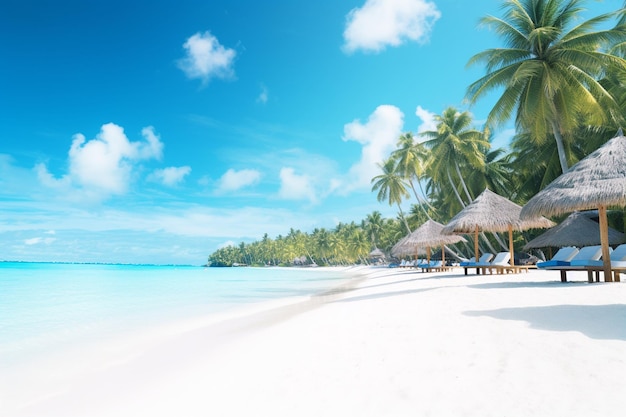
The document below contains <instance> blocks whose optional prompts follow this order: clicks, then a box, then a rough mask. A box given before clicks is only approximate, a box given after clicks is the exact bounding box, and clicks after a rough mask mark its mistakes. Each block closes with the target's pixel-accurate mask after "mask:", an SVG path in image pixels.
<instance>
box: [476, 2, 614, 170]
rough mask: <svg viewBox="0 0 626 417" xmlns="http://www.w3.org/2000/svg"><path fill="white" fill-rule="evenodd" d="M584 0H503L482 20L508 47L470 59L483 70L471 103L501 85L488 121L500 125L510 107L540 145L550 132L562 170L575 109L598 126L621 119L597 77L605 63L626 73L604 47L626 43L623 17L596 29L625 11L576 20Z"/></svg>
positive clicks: (565, 159)
mask: <svg viewBox="0 0 626 417" xmlns="http://www.w3.org/2000/svg"><path fill="white" fill-rule="evenodd" d="M583 3H584V1H583V0H506V1H505V2H504V4H503V10H504V17H503V18H497V17H493V16H487V17H484V18H483V19H482V20H481V23H482V24H484V25H488V26H489V27H492V28H494V29H495V32H496V33H497V34H498V35H500V36H501V38H502V39H503V41H504V42H505V44H506V48H494V49H488V50H486V51H483V52H481V53H478V54H476V55H474V56H473V57H472V58H471V59H470V61H469V63H468V65H473V64H476V63H484V64H485V66H486V71H487V74H486V75H485V76H484V77H482V78H480V79H479V80H477V81H475V82H474V83H472V84H471V85H470V86H469V87H468V90H467V98H468V99H469V101H470V102H471V103H474V102H476V101H477V100H478V99H479V98H480V97H483V96H484V95H485V94H486V93H487V92H490V91H493V90H500V89H502V95H501V96H500V98H499V99H498V100H497V102H496V105H495V106H494V108H493V110H492V111H491V112H490V113H489V115H488V119H487V123H488V125H495V124H496V123H501V122H505V121H506V120H508V119H509V118H510V117H511V116H512V114H513V112H515V113H516V124H517V127H518V129H519V130H521V131H525V132H529V133H531V137H532V139H533V140H535V141H536V142H537V143H538V144H540V143H542V142H543V141H545V140H546V139H547V138H549V137H550V136H551V135H553V136H554V139H555V140H556V144H557V150H558V156H559V162H560V165H561V169H562V171H563V172H565V171H566V170H567V168H568V161H567V157H566V149H565V146H564V137H565V138H567V135H569V134H570V133H571V132H572V130H573V129H574V128H575V126H576V120H577V117H578V116H579V115H580V114H586V115H593V116H594V117H595V119H596V120H593V122H595V123H597V124H601V123H603V122H605V121H606V120H607V119H608V118H618V117H619V111H618V106H617V104H616V103H615V101H614V100H613V97H612V96H611V94H610V93H609V92H608V91H607V90H606V89H605V88H603V86H602V85H601V83H599V82H598V80H600V79H601V78H602V77H603V76H604V75H605V71H606V70H607V69H608V68H611V70H612V71H626V60H624V59H623V58H621V57H619V56H616V55H612V54H611V53H608V52H606V51H609V50H611V49H612V48H613V49H614V48H615V46H616V45H622V44H624V43H626V26H625V25H624V20H623V19H622V20H620V21H619V23H618V24H617V25H616V26H614V27H611V28H608V29H602V30H595V28H596V27H597V26H598V25H601V24H605V23H606V22H607V21H608V20H610V19H613V18H616V17H617V18H619V17H620V16H623V13H624V10H623V9H621V10H617V11H615V12H613V13H607V14H603V15H600V16H598V17H595V18H592V19H589V20H586V21H580V19H579V16H580V13H581V12H582V11H583V8H582V4H583Z"/></svg>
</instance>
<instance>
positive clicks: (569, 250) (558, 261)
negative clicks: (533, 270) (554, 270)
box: [537, 246, 578, 269]
mask: <svg viewBox="0 0 626 417" xmlns="http://www.w3.org/2000/svg"><path fill="white" fill-rule="evenodd" d="M577 253H578V248H575V247H574V246H567V247H564V248H561V249H559V251H558V252H557V253H555V254H554V256H553V257H552V259H550V260H549V261H545V262H537V268H540V269H542V268H549V267H552V266H567V265H569V263H570V261H571V260H572V258H573V257H574V256H576V254H577Z"/></svg>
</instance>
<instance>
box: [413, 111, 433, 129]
mask: <svg viewBox="0 0 626 417" xmlns="http://www.w3.org/2000/svg"><path fill="white" fill-rule="evenodd" d="M415 115H416V116H417V117H419V118H420V120H421V121H422V123H421V124H420V125H419V126H418V127H417V133H422V132H427V131H436V130H437V121H436V120H435V116H436V114H435V113H433V112H430V111H428V110H426V109H423V108H422V106H417V109H415Z"/></svg>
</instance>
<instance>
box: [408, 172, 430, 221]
mask: <svg viewBox="0 0 626 417" xmlns="http://www.w3.org/2000/svg"><path fill="white" fill-rule="evenodd" d="M418 182H419V180H418ZM409 184H410V185H411V189H412V190H413V195H415V198H416V199H417V202H418V203H419V206H420V207H421V208H422V211H423V212H424V214H425V215H426V217H427V218H428V220H432V217H430V214H428V210H426V208H424V204H423V202H422V201H423V200H422V198H421V197H420V196H419V195H418V194H417V191H415V186H414V185H413V181H412V180H410V179H409ZM425 202H426V204H428V207H430V208H433V206H431V205H430V203H429V202H428V200H425Z"/></svg>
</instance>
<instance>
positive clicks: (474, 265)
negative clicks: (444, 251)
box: [460, 252, 493, 275]
mask: <svg viewBox="0 0 626 417" xmlns="http://www.w3.org/2000/svg"><path fill="white" fill-rule="evenodd" d="M492 258H493V254H492V253H488V252H486V253H483V255H482V256H481V257H480V258H478V262H461V265H460V266H461V267H462V268H463V270H464V272H465V275H467V269H468V268H476V273H477V274H478V273H480V267H481V266H484V265H485V264H487V265H488V264H489V261H490V260H491V259H492Z"/></svg>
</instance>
